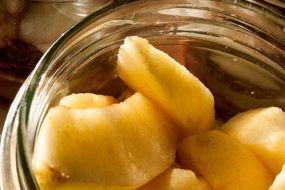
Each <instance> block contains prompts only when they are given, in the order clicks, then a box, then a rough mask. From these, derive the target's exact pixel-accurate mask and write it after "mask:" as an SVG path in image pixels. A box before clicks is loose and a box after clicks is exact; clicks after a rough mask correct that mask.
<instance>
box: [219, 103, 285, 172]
mask: <svg viewBox="0 0 285 190" xmlns="http://www.w3.org/2000/svg"><path fill="white" fill-rule="evenodd" d="M221 129H222V131H224V132H225V133H227V134H229V135H230V136H231V137H233V138H235V139H237V140H238V141H240V142H241V143H243V144H244V145H245V146H246V147H247V148H249V149H250V150H251V151H253V152H254V153H255V154H256V155H257V156H258V157H259V158H260V159H261V160H262V161H263V162H264V164H265V165H266V166H267V167H268V168H270V169H271V171H272V172H273V174H275V175H277V174H278V173H279V172H280V171H281V168H282V166H283V164H284V163H285V112H283V111H282V110H281V109H280V108H277V107H268V108H259V109H254V110H249V111H246V112H243V113H241V114H238V115H236V116H235V117H233V118H232V119H230V120H229V121H228V122H227V123H225V124H224V125H223V126H222V128H221Z"/></svg>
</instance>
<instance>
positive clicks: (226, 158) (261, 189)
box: [178, 130, 273, 190]
mask: <svg viewBox="0 0 285 190" xmlns="http://www.w3.org/2000/svg"><path fill="white" fill-rule="evenodd" d="M178 155H179V159H180V161H181V165H182V167H185V168H189V169H191V170H193V171H194V172H195V173H196V174H197V175H201V176H202V177H204V178H205V179H206V180H207V182H209V184H210V185H211V186H212V188H213V189H214V190H241V189H247V190H257V189H258V190H268V188H269V186H270V185H271V184H272V181H273V175H272V174H271V172H270V171H269V170H268V169H267V168H266V167H265V166H264V165H263V163H262V162H261V161H260V160H259V159H258V158H257V157H256V156H255V155H254V154H253V153H252V152H251V151H249V150H248V149H247V148H246V147H244V146H243V145H242V144H241V143H239V142H238V141H236V140H235V139H232V138H231V137H230V136H228V135H227V134H224V133H222V132H220V131H217V130H213V131H208V132H205V133H201V134H197V135H193V136H190V137H187V138H185V139H184V140H183V141H182V142H181V143H180V145H179V147H178Z"/></svg>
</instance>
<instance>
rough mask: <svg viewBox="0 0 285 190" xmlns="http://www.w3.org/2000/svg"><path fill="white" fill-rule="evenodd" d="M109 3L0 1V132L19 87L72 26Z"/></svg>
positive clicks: (105, 0) (107, 0)
mask: <svg viewBox="0 0 285 190" xmlns="http://www.w3.org/2000/svg"><path fill="white" fill-rule="evenodd" d="M110 3H112V0H76V1H74V2H72V1H70V0H69V1H66V2H64V0H60V1H57V0H52V1H49V0H34V1H29V0H13V1H10V0H0V133H1V129H2V126H3V123H4V120H5V117H6V114H7V111H8V109H9V106H10V104H11V102H12V101H13V99H14V97H15V95H16V93H17V91H18V90H19V88H20V86H21V85H22V83H23V82H24V80H25V79H26V77H27V76H28V75H29V73H30V72H31V71H32V70H33V68H34V66H35V65H36V63H37V62H38V60H39V59H40V57H41V56H42V54H43V53H44V52H45V51H46V50H47V49H48V48H49V47H50V45H51V44H52V43H53V42H54V41H55V40H56V39H57V38H58V37H59V36H60V35H62V34H63V33H64V32H65V31H66V30H67V29H68V28H70V27H71V26H72V25H73V24H75V23H77V22H79V21H80V20H81V19H83V18H84V17H86V16H87V15H89V14H91V13H92V12H94V11H96V10H98V9H101V8H103V7H104V6H106V5H109V4H110Z"/></svg>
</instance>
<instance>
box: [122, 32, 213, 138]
mask: <svg viewBox="0 0 285 190" xmlns="http://www.w3.org/2000/svg"><path fill="white" fill-rule="evenodd" d="M178 51H179V50H178ZM116 70H117V72H118V75H119V76H120V77H121V78H122V79H123V80H124V81H125V83H126V84H127V85H128V86H129V87H130V88H132V89H133V90H134V91H139V92H141V93H143V94H144V95H145V96H146V97H148V98H149V99H150V100H152V101H153V102H155V103H156V104H157V105H159V106H160V107H161V109H162V110H163V111H164V112H165V113H167V114H168V115H169V116H170V117H171V118H172V119H173V120H174V121H175V122H176V123H178V124H179V125H178V127H179V129H180V131H181V132H182V133H183V134H184V135H189V134H194V133H199V132H202V131H207V130H209V129H211V128H212V127H213V126H214V123H215V113H214V98H213V95H212V94H211V92H210V91H209V90H208V88H206V87H205V86H204V85H203V84H202V83H201V82H200V81H199V80H198V79H197V78H196V77H195V76H194V75H192V74H191V73H190V72H189V71H188V70H187V69H186V68H185V67H184V66H183V65H181V64H179V63H178V62H176V61H175V60H174V59H172V58H171V57H170V56H168V55H167V54H166V53H164V52H162V51H160V50H158V49H156V48H154V47H153V46H152V45H151V44H149V43H148V41H147V40H146V39H143V38H140V37H136V36H133V37H127V38H125V41H124V44H123V45H122V46H121V47H120V49H119V53H118V61H117V66H116Z"/></svg>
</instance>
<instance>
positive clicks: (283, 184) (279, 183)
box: [269, 164, 285, 190]
mask: <svg viewBox="0 0 285 190" xmlns="http://www.w3.org/2000/svg"><path fill="white" fill-rule="evenodd" d="M284 189H285V164H284V165H283V168H282V170H281V172H280V173H279V174H278V175H277V176H276V178H275V179H274V182H273V184H272V185H271V186H270V188H269V190H284Z"/></svg>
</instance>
